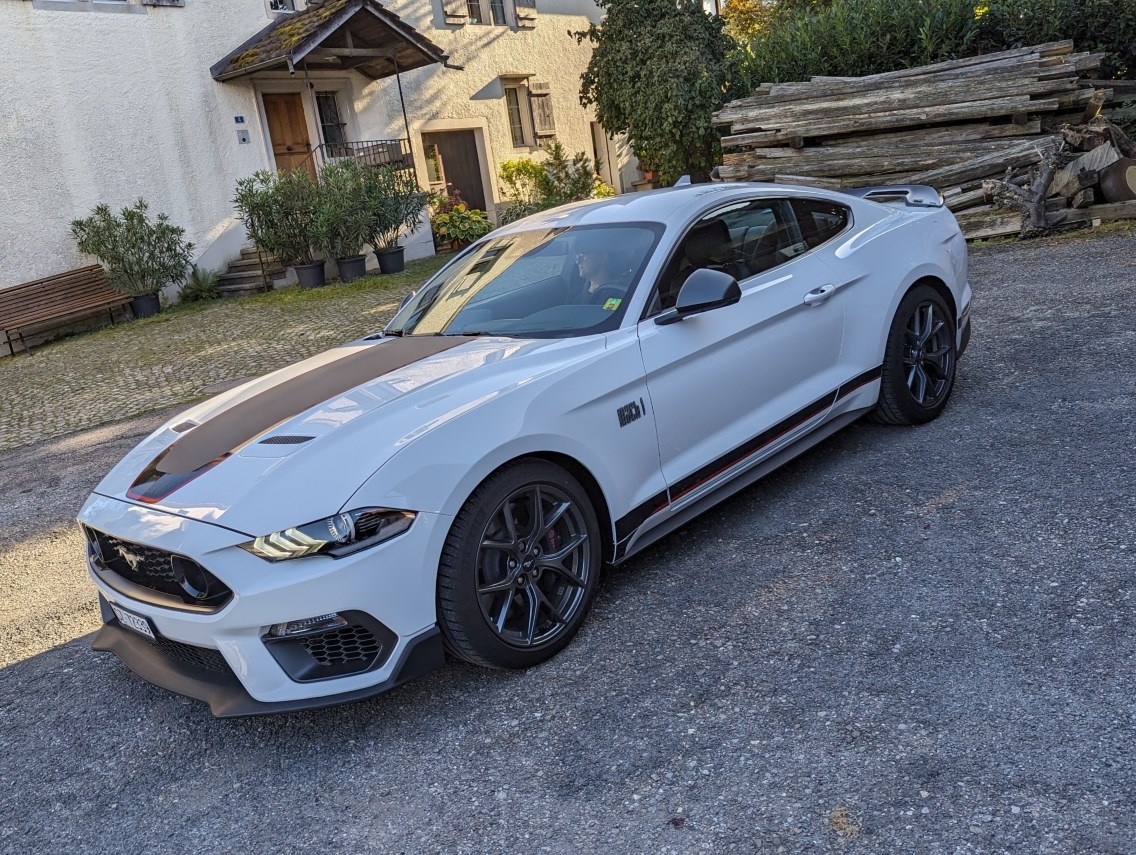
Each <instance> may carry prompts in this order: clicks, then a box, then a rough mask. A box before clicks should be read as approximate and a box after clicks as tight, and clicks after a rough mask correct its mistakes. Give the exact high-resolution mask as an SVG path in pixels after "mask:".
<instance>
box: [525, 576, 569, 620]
mask: <svg viewBox="0 0 1136 855" xmlns="http://www.w3.org/2000/svg"><path fill="white" fill-rule="evenodd" d="M529 587H530V588H532V590H533V593H534V594H536V597H537V599H538V600H539V601H540V604H541V605H542V606H544V610H545V611H546V612H548V613H549V614H550V615H552V619H553V620H555V621H556V622H557V623H559V624H565V623H567V622H568V619H567V618H565V617H564V615H562V614H560V612H559V611H558V610H557V608H556V606H554V605H553V604H552V600H550V599H548V595H547V594H545V593H544V591H542V590H541V589H540V586H539V585H537V584H536V583H535V582H534V583H533V584H531V585H530V586H529Z"/></svg>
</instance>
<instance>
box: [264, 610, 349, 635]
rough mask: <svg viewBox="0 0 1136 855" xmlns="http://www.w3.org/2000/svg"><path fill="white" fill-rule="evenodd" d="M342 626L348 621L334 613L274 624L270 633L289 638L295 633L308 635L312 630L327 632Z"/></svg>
mask: <svg viewBox="0 0 1136 855" xmlns="http://www.w3.org/2000/svg"><path fill="white" fill-rule="evenodd" d="M341 626H347V621H346V620H344V619H343V618H342V617H340V616H339V615H338V614H335V613H332V614H329V615H319V616H318V617H310V618H304V619H303V620H292V621H288V622H287V623H277V624H273V625H272V628H271V629H270V630H268V634H269V635H270V636H272V637H273V638H288V637H290V636H293V635H307V634H308V633H310V632H327V631H328V630H329V629H338V628H339V627H341Z"/></svg>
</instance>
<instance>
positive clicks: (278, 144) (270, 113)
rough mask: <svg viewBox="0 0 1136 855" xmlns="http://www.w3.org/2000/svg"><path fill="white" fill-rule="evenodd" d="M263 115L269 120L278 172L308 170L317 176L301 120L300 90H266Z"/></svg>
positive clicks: (301, 97) (302, 112)
mask: <svg viewBox="0 0 1136 855" xmlns="http://www.w3.org/2000/svg"><path fill="white" fill-rule="evenodd" d="M261 97H262V98H263V99H264V115H265V118H266V119H267V120H268V137H269V139H270V141H271V142H272V154H273V156H275V158H276V168H277V170H279V171H280V172H284V171H287V170H292V169H307V170H308V172H309V173H311V176H312V178H315V177H316V166H315V163H313V162H312V145H311V142H310V140H309V139H308V123H307V121H305V119H304V101H303V95H302V94H301V93H299V92H265V93H263V94H262V96H261Z"/></svg>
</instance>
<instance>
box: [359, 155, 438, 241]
mask: <svg viewBox="0 0 1136 855" xmlns="http://www.w3.org/2000/svg"><path fill="white" fill-rule="evenodd" d="M364 175H365V177H364V188H365V189H364V193H365V195H366V199H367V209H368V212H369V214H370V218H369V220H368V227H367V233H368V234H367V242H368V243H369V244H371V246H372V247H374V248H375V249H376V250H385V249H394V248H395V247H397V246H398V239H399V236H400V235H401V234H402V232H403V230H404V229H405V230H406V232H407V233H408V234H413V233H414V232H416V231H417V230H418V227H419V225H421V222H422V221H421V216H422V208H423V207H424V206H425V205H426V203H427V201H428V194H426V193H423V192H422V190H420V189H419V187H418V182H417V181H416V180H415V178H414V175H413V173H411V172H410V171H408V170H406V169H399V168H398V167H394V166H368V167H364Z"/></svg>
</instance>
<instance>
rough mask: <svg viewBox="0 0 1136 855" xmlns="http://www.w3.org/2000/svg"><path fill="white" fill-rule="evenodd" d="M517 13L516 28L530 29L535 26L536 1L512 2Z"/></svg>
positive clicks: (520, 0) (522, 0)
mask: <svg viewBox="0 0 1136 855" xmlns="http://www.w3.org/2000/svg"><path fill="white" fill-rule="evenodd" d="M513 4H514V8H515V9H516V12H517V26H518V27H524V28H526V29H532V28H533V27H535V26H536V0H513Z"/></svg>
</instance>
